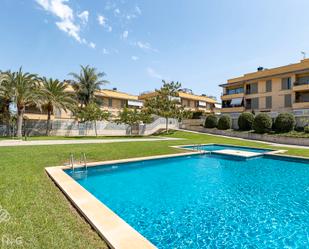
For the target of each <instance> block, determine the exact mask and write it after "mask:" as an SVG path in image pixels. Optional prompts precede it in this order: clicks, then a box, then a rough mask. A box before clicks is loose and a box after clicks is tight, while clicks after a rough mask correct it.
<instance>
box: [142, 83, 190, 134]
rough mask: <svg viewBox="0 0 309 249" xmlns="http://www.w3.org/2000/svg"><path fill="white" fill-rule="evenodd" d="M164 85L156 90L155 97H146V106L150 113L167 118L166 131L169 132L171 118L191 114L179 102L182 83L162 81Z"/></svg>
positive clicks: (180, 117)
mask: <svg viewBox="0 0 309 249" xmlns="http://www.w3.org/2000/svg"><path fill="white" fill-rule="evenodd" d="M162 82H163V86H162V87H161V88H160V89H158V90H156V94H155V96H154V97H152V98H150V99H146V101H145V104H144V106H145V108H146V110H147V112H148V113H150V114H155V115H158V116H161V117H164V118H165V123H166V132H168V120H169V118H177V119H183V118H186V116H189V115H190V112H189V111H186V110H185V109H184V108H183V107H182V106H181V104H180V103H179V100H178V99H177V97H178V92H179V90H180V87H181V84H180V83H179V82H174V81H172V82H166V81H164V80H163V81H162Z"/></svg>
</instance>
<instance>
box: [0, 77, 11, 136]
mask: <svg viewBox="0 0 309 249" xmlns="http://www.w3.org/2000/svg"><path fill="white" fill-rule="evenodd" d="M7 73H8V72H6V73H2V72H0V113H1V117H0V118H1V119H2V120H3V121H4V122H5V124H6V128H7V135H9V133H10V132H9V131H10V118H11V115H10V104H11V103H12V99H13V86H12V84H11V83H10V82H9V81H8V78H7Z"/></svg>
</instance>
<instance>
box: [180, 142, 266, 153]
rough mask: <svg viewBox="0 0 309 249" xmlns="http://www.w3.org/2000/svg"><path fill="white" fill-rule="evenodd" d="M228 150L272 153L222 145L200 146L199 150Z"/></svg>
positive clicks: (264, 150)
mask: <svg viewBox="0 0 309 249" xmlns="http://www.w3.org/2000/svg"><path fill="white" fill-rule="evenodd" d="M184 148H188V149H191V148H192V149H194V148H196V147H195V146H185V147H184ZM227 149H229V150H241V151H250V152H257V153H265V152H269V151H272V150H268V149H258V148H250V147H241V146H230V145H220V144H209V145H202V146H199V150H205V151H215V150H227Z"/></svg>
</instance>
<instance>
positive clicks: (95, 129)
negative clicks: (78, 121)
mask: <svg viewBox="0 0 309 249" xmlns="http://www.w3.org/2000/svg"><path fill="white" fill-rule="evenodd" d="M94 131H95V136H96V137H97V136H98V130H97V121H94Z"/></svg>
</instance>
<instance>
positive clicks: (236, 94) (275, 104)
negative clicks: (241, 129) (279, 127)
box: [220, 59, 309, 115]
mask: <svg viewBox="0 0 309 249" xmlns="http://www.w3.org/2000/svg"><path fill="white" fill-rule="evenodd" d="M220 86H221V87H222V88H223V94H222V96H221V100H222V109H221V112H222V113H230V114H238V113H241V112H244V111H254V112H269V113H270V114H271V115H277V114H278V113H280V112H294V113H295V114H296V115H309V59H304V60H301V61H300V62H299V63H295V64H290V65H286V66H282V67H277V68H271V69H264V68H262V67H259V68H258V70H257V71H256V72H253V73H247V74H244V75H243V76H241V77H238V78H233V79H229V80H228V81H227V83H226V84H222V85H220Z"/></svg>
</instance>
